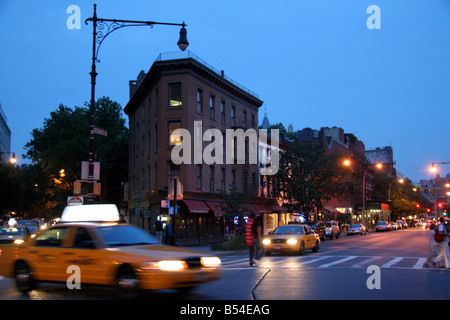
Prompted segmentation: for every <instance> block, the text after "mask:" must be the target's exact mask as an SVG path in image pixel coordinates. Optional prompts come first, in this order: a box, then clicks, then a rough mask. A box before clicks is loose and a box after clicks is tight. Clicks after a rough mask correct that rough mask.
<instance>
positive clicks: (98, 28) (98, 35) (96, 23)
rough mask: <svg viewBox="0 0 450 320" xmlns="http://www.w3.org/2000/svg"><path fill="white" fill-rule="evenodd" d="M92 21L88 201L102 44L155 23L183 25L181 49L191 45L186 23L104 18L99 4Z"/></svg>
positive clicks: (91, 198) (90, 197)
mask: <svg viewBox="0 0 450 320" xmlns="http://www.w3.org/2000/svg"><path fill="white" fill-rule="evenodd" d="M89 21H92V25H93V32H92V68H91V72H90V75H91V105H90V107H89V111H90V131H89V132H90V135H89V173H88V202H90V203H92V202H93V201H94V182H95V181H94V151H95V150H94V128H95V123H94V117H95V80H96V77H97V71H96V68H95V63H96V62H100V60H99V59H98V50H99V49H100V46H101V45H102V43H103V41H104V40H105V38H106V37H107V36H108V35H109V34H111V32H113V31H115V30H118V29H121V28H124V27H137V26H150V27H151V28H153V26H154V25H155V24H159V25H168V26H181V30H180V39H179V40H178V42H177V44H178V47H179V48H180V50H181V51H184V50H186V48H187V47H188V45H189V42H188V40H187V32H186V28H185V27H186V24H185V23H184V22H183V23H167V22H155V21H136V20H118V19H102V18H98V17H97V5H96V4H94V15H93V16H92V17H91V18H87V19H86V21H85V23H86V24H88V22H89ZM97 44H98V46H97Z"/></svg>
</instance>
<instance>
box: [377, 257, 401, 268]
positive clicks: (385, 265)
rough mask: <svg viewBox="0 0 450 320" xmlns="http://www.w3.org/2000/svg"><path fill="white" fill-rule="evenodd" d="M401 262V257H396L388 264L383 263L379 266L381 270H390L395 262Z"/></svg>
mask: <svg viewBox="0 0 450 320" xmlns="http://www.w3.org/2000/svg"><path fill="white" fill-rule="evenodd" d="M402 260H403V257H397V258H394V259H392V260H391V261H389V262H388V263H385V264H383V265H382V266H381V268H390V267H392V266H393V265H394V264H396V263H397V262H400V261H402Z"/></svg>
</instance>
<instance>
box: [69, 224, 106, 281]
mask: <svg viewBox="0 0 450 320" xmlns="http://www.w3.org/2000/svg"><path fill="white" fill-rule="evenodd" d="M89 229H90V228H86V227H83V226H79V227H77V228H76V230H75V232H74V237H73V242H72V243H71V244H70V245H69V247H67V248H65V250H64V261H63V263H64V265H65V267H66V269H67V268H68V267H69V266H76V267H78V268H79V271H80V281H81V282H84V283H97V284H107V283H105V279H106V268H107V264H108V261H107V259H105V257H104V254H103V250H99V249H98V247H97V245H98V243H97V242H96V241H95V238H94V234H93V233H92V232H90V230H89ZM72 272H73V271H72ZM71 274H72V273H68V274H67V275H66V277H69V276H71Z"/></svg>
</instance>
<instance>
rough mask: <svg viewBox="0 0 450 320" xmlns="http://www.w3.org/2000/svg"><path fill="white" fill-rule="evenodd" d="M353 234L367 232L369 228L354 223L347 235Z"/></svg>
mask: <svg viewBox="0 0 450 320" xmlns="http://www.w3.org/2000/svg"><path fill="white" fill-rule="evenodd" d="M351 234H360V235H364V234H367V228H366V227H365V226H364V225H363V224H360V223H358V224H352V225H351V226H350V228H348V231H347V235H351Z"/></svg>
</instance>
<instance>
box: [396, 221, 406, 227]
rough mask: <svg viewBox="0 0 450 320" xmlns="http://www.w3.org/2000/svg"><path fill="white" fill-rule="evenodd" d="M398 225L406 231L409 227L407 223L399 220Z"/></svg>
mask: <svg viewBox="0 0 450 320" xmlns="http://www.w3.org/2000/svg"><path fill="white" fill-rule="evenodd" d="M397 224H398V225H399V226H400V227H401V229H406V228H407V227H408V225H407V224H406V221H404V220H397Z"/></svg>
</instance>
